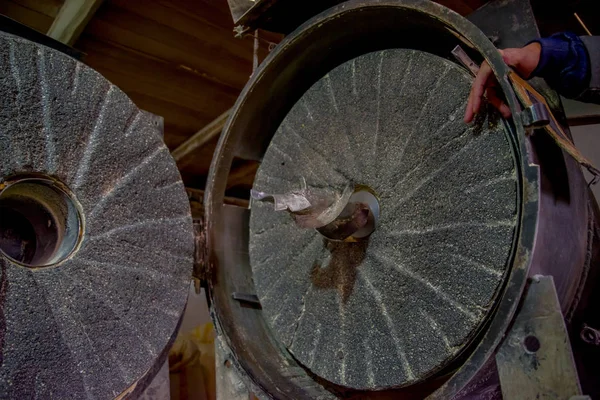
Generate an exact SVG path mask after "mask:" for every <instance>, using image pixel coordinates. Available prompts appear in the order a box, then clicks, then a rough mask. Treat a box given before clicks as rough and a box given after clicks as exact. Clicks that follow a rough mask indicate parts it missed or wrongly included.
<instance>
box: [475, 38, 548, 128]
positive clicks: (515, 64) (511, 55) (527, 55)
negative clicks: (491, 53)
mask: <svg viewBox="0 0 600 400" xmlns="http://www.w3.org/2000/svg"><path fill="white" fill-rule="evenodd" d="M498 51H499V52H500V54H501V55H502V58H503V59H504V62H505V63H506V64H508V65H509V66H510V67H512V68H513V69H514V70H515V71H517V73H518V74H519V75H521V77H522V78H524V79H527V78H529V76H530V75H531V73H532V72H533V71H534V70H535V69H536V67H537V66H538V63H539V62H540V55H541V53H542V46H541V45H540V44H539V43H537V42H534V43H531V44H528V45H527V46H525V47H522V48H520V49H504V50H498ZM497 87H498V81H497V80H496V77H495V76H494V73H493V72H492V68H491V67H490V65H489V64H488V63H487V61H484V62H483V64H481V67H480V68H479V73H478V74H477V76H476V77H475V80H474V81H473V85H472V86H471V93H469V101H468V102H467V108H466V110H465V122H466V123H469V122H471V121H473V118H474V117H475V114H477V113H478V112H479V109H480V108H481V100H482V98H483V95H484V93H485V95H486V97H487V100H488V102H489V103H490V104H491V105H493V106H494V107H496V108H497V109H498V111H500V114H502V117H504V118H508V117H510V115H511V114H510V108H508V106H507V105H506V103H504V102H503V101H502V100H501V99H500V97H498V94H497V93H496V88H497Z"/></svg>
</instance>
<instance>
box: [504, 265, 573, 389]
mask: <svg viewBox="0 0 600 400" xmlns="http://www.w3.org/2000/svg"><path fill="white" fill-rule="evenodd" d="M496 365H497V366H498V373H499V376H500V386H501V388H502V395H503V397H504V398H505V399H521V400H530V399H531V400H534V399H539V398H542V397H543V398H544V399H556V400H558V399H570V398H572V397H573V396H580V395H581V387H580V385H579V378H578V376H577V369H576V367H575V362H574V360H573V353H572V351H571V343H570V341H569V335H568V333H567V328H566V326H565V322H564V317H563V315H562V312H561V309H560V304H559V302H558V296H557V294H556V288H555V286H554V279H553V278H552V277H551V276H541V275H536V276H534V277H533V278H531V280H530V284H529V287H528V289H527V293H526V295H525V299H524V300H523V304H522V305H521V309H520V311H519V313H518V314H517V316H516V318H515V320H514V324H513V327H512V329H511V330H510V332H509V333H508V335H507V337H506V339H504V342H503V343H502V344H501V346H500V349H499V350H498V353H497V354H496ZM575 398H577V397H575Z"/></svg>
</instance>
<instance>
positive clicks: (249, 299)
mask: <svg viewBox="0 0 600 400" xmlns="http://www.w3.org/2000/svg"><path fill="white" fill-rule="evenodd" d="M231 297H232V298H233V299H234V300H237V301H240V302H244V303H249V304H254V305H257V306H260V300H259V299H258V296H257V295H255V294H250V293H240V292H233V293H232V294H231Z"/></svg>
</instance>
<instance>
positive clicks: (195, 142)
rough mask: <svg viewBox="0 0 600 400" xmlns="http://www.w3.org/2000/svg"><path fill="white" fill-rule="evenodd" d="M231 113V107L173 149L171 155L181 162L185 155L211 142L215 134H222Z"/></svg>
mask: <svg viewBox="0 0 600 400" xmlns="http://www.w3.org/2000/svg"><path fill="white" fill-rule="evenodd" d="M230 113H231V109H229V110H227V111H225V112H224V113H223V114H221V115H219V116H218V117H217V118H216V119H215V120H213V121H212V122H211V123H209V124H208V125H206V126H205V127H204V128H202V129H200V130H199V131H198V132H196V133H194V134H193V135H192V136H191V137H190V138H189V139H188V140H186V141H185V142H183V143H182V144H181V145H179V146H178V147H177V148H176V149H175V150H173V151H172V152H171V156H173V158H174V159H175V162H177V163H179V162H180V161H181V160H183V158H184V157H185V156H187V155H188V154H190V153H191V152H193V151H194V150H196V149H197V148H199V147H201V146H202V145H203V144H205V143H207V142H209V141H210V140H211V139H212V138H214V137H215V136H218V135H220V134H221V131H222V130H223V127H224V126H225V122H227V118H229V114H230Z"/></svg>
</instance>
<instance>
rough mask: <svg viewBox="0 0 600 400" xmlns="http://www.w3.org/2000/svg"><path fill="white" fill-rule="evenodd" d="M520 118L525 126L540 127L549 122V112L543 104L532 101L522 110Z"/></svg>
mask: <svg viewBox="0 0 600 400" xmlns="http://www.w3.org/2000/svg"><path fill="white" fill-rule="evenodd" d="M521 120H522V121H523V126H525V127H527V128H529V127H531V128H541V127H543V126H545V125H548V124H549V123H550V113H549V111H548V108H546V106H545V105H544V104H542V103H534V104H532V105H531V106H529V107H527V108H525V109H524V110H523V112H522V113H521Z"/></svg>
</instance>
